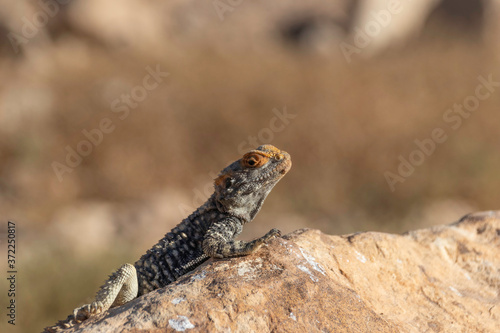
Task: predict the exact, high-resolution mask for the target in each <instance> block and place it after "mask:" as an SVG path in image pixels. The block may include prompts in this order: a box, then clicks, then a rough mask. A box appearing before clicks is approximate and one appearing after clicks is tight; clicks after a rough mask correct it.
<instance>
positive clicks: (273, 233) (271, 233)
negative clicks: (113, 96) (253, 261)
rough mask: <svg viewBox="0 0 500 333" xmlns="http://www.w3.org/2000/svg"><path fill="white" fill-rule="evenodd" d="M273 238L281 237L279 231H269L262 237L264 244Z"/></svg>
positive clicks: (274, 229)
mask: <svg viewBox="0 0 500 333" xmlns="http://www.w3.org/2000/svg"><path fill="white" fill-rule="evenodd" d="M275 237H281V231H279V230H278V229H276V228H273V229H271V230H270V231H269V232H268V233H267V234H265V235H264V242H267V241H268V240H270V239H273V238H275Z"/></svg>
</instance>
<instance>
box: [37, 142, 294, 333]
mask: <svg viewBox="0 0 500 333" xmlns="http://www.w3.org/2000/svg"><path fill="white" fill-rule="evenodd" d="M291 166H292V161H291V159H290V155H289V154H288V153H287V152H285V151H282V150H279V149H278V148H276V147H274V146H272V145H263V146H260V147H258V148H257V149H255V150H251V151H249V152H248V153H246V154H245V155H243V157H242V158H241V159H239V160H237V161H235V162H233V163H232V164H230V165H229V166H227V167H226V168H225V169H223V170H222V171H221V172H220V174H219V176H218V177H217V178H216V179H215V181H214V188H215V191H214V193H213V194H212V196H210V198H208V200H207V201H206V202H205V203H204V204H203V205H202V206H200V207H199V208H198V209H197V210H196V211H194V212H193V213H192V214H191V215H189V216H188V217H187V218H185V219H184V220H183V221H182V222H181V223H180V224H178V225H177V226H176V227H175V228H173V229H172V230H171V231H170V232H169V233H167V234H166V235H165V237H163V238H162V239H160V240H159V241H158V243H156V244H155V245H154V246H153V247H152V248H151V249H149V250H148V251H147V252H146V254H144V255H143V256H142V257H141V258H140V259H139V260H138V261H136V262H135V264H133V265H131V264H124V265H123V266H121V267H120V268H119V269H118V270H117V271H116V272H114V273H113V274H111V275H110V277H109V279H108V280H107V281H106V282H105V283H104V285H103V286H102V287H101V288H100V289H99V291H98V292H97V295H96V298H95V300H94V301H93V302H92V303H91V304H86V305H83V306H81V307H79V308H76V309H75V310H74V311H73V314H72V315H69V316H68V318H67V319H66V320H63V321H60V322H58V323H57V324H56V325H55V326H52V327H47V328H46V329H45V330H46V331H45V332H57V331H59V330H60V329H61V328H68V327H71V326H73V325H74V324H76V323H80V322H82V321H83V320H86V319H88V318H89V317H91V316H93V315H96V314H99V313H102V312H104V311H106V310H108V309H109V308H112V307H116V306H120V305H123V304H125V303H127V302H129V301H131V300H133V299H134V298H136V297H139V296H141V295H144V294H147V293H149V292H151V291H153V290H155V289H158V288H162V287H164V286H166V285H168V284H170V283H172V282H174V281H176V280H177V279H178V278H179V277H180V276H182V275H184V274H186V273H188V272H189V271H191V270H193V269H194V268H196V267H197V266H199V265H201V264H202V263H203V262H204V261H206V260H207V259H208V258H211V257H212V258H229V257H235V256H244V255H247V254H250V253H253V252H254V251H256V250H257V249H258V248H259V247H260V246H261V245H262V244H264V243H266V242H267V241H268V240H270V239H271V238H273V237H279V236H281V233H280V231H279V230H277V229H272V230H271V231H269V232H268V233H267V234H265V235H264V236H262V237H260V238H257V239H255V240H253V241H250V242H245V241H241V240H235V239H234V238H235V237H236V236H237V235H239V234H240V233H241V231H242V229H243V225H245V224H246V223H248V222H250V221H252V220H253V218H254V217H255V215H256V214H257V213H258V212H259V210H260V208H261V206H262V204H263V203H264V200H265V199H266V197H267V195H268V194H269V192H270V191H271V190H272V188H273V187H274V186H275V185H276V184H277V183H278V181H279V180H280V179H281V178H282V177H283V176H284V175H285V174H286V173H287V172H288V171H289V170H290V168H291Z"/></svg>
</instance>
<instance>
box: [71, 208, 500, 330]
mask: <svg viewBox="0 0 500 333" xmlns="http://www.w3.org/2000/svg"><path fill="white" fill-rule="evenodd" d="M499 291H500V212H484V213H477V214H473V215H469V216H466V217H464V218H463V219H461V220H460V221H459V222H457V223H454V224H451V225H446V226H437V227H432V228H429V229H422V230H417V231H412V232H409V233H407V234H405V235H391V234H384V233H376V232H366V233H359V234H353V235H346V236H329V235H325V234H323V233H321V232H320V231H317V230H299V231H296V232H294V233H292V234H290V235H288V236H286V237H285V239H276V240H274V241H273V242H271V244H269V245H268V246H267V247H264V248H263V249H262V250H260V251H259V252H258V253H256V254H255V255H251V256H248V257H242V258H236V259H231V260H217V261H209V262H208V263H207V264H206V265H204V266H202V267H200V268H198V269H197V270H195V271H194V272H192V273H191V274H189V275H187V276H185V277H184V278H182V279H181V280H180V281H178V282H176V283H174V284H172V285H170V286H168V287H167V288H164V289H159V290H157V291H155V292H152V293H150V294H148V295H145V296H144V297H141V298H139V299H136V300H134V301H132V302H130V303H128V304H127V305H125V306H122V307H119V308H115V309H111V310H110V311H109V312H106V313H105V314H103V315H101V316H98V317H96V318H92V319H89V320H88V321H86V322H84V323H82V324H80V325H79V326H76V327H74V328H73V329H72V330H69V331H68V332H118V331H119V332H175V331H189V330H192V331H210V332H271V331H273V332H320V331H321V332H454V333H455V332H492V333H493V332H498V329H499V323H500V296H499Z"/></svg>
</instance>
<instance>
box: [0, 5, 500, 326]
mask: <svg viewBox="0 0 500 333" xmlns="http://www.w3.org/2000/svg"><path fill="white" fill-rule="evenodd" d="M499 14H500V5H499V1H498V0H489V1H486V0H485V1H479V0H478V1H465V0H442V1H438V0H425V1H409V0H408V1H407V0H401V1H397V0H394V1H385V0H384V1H382V0H358V1H348V0H335V1H328V2H325V1H319V0H312V1H306V2H304V1H292V0H286V1H279V2H273V1H264V0H256V1H245V0H215V1H202V2H200V1H190V0H188V1H186V0H184V1H180V0H171V1H165V2H159V1H140V0H120V1H119V0H86V1H83V0H64V1H63V0H57V1H56V0H42V1H38V0H37V1H28V0H17V1H15V2H14V1H8V0H0V75H1V80H0V218H1V220H2V221H4V222H2V223H4V227H2V230H1V236H2V238H1V240H2V244H4V245H2V247H1V250H0V251H1V252H2V253H3V254H2V257H3V258H6V257H7V254H6V251H7V246H6V245H5V240H6V232H7V220H12V221H15V222H16V227H17V250H18V251H17V254H16V255H17V258H16V260H17V266H18V267H17V269H18V272H19V273H18V285H17V289H18V294H17V306H18V307H17V322H16V324H17V325H16V326H15V327H13V326H11V325H7V323H6V319H5V317H3V318H4V319H2V322H1V323H0V329H1V330H2V332H11V331H12V332H35V331H40V330H41V328H42V327H44V326H47V325H52V324H54V323H55V322H56V321H57V320H59V319H64V318H66V316H67V315H68V314H70V313H71V311H72V310H73V308H75V307H77V306H79V305H82V304H83V303H86V302H89V301H91V300H92V299H93V296H94V294H95V292H96V291H97V288H98V286H100V284H102V282H103V281H104V279H105V277H106V276H107V275H108V274H110V273H111V272H112V271H113V270H114V269H116V268H118V267H119V266H120V265H121V264H122V263H125V262H130V263H133V262H134V261H135V260H136V259H138V258H139V256H140V255H141V254H142V253H144V252H145V251H146V250H147V249H148V248H149V247H150V246H151V245H152V244H154V243H155V242H156V241H157V240H158V239H160V238H161V237H162V236H163V235H164V234H165V233H166V232H167V231H169V230H170V228H172V227H173V226H175V225H176V224H177V223H179V222H180V221H181V220H182V218H184V217H186V216H187V215H189V214H190V213H191V212H192V211H193V210H194V209H196V208H197V207H198V206H199V205H200V204H202V203H203V202H204V200H205V199H206V198H207V197H208V196H209V195H210V194H211V191H212V180H213V178H214V177H215V176H216V175H217V173H218V172H219V171H220V170H221V169H222V168H223V167H225V166H226V165H227V164H228V163H230V162H232V161H234V160H236V159H238V158H239V157H240V156H241V154H242V153H244V152H245V151H247V150H249V149H252V148H255V147H256V146H258V145H260V144H264V143H271V144H273V145H275V146H277V147H279V148H281V149H284V150H286V151H288V152H289V153H290V154H291V156H292V160H293V167H292V170H291V171H290V173H289V174H288V175H287V176H286V177H285V178H284V179H283V180H282V181H281V182H280V183H279V184H278V185H277V186H276V188H275V189H274V190H273V192H272V193H271V195H270V196H269V198H268V199H267V201H266V204H265V205H264V207H263V209H262V211H261V213H260V214H259V215H258V216H257V218H256V220H255V221H254V222H253V223H251V224H249V225H248V226H247V228H246V229H245V231H244V234H243V235H242V238H243V239H250V238H253V237H258V236H261V235H262V234H264V233H265V232H267V231H268V230H269V229H270V228H271V227H277V228H280V229H281V230H282V231H283V232H284V233H289V232H292V231H294V230H296V229H299V228H306V227H307V228H317V229H320V230H322V231H323V232H325V233H328V234H345V233H352V232H358V231H379V232H395V233H400V232H404V231H406V230H411V229H416V228H422V227H428V226H431V225H435V224H444V223H450V222H453V221H456V220H457V219H459V218H460V217H461V216H463V215H464V214H467V213H469V212H473V211H480V210H489V209H498V208H499V206H498V195H497V192H498V188H499V187H500V175H499V172H498V170H500V158H499V154H498V151H499V148H500V131H499V130H498V128H499V127H498V126H499V121H500V112H499V111H500V110H499V106H500V67H499V61H498V56H499V54H500V40H499V39H498V36H499V33H500V24H499V21H498V15H499ZM1 265H2V267H5V269H4V271H6V270H7V268H6V260H2V264H1ZM4 265H5V266H4ZM1 281H2V282H1V283H0V284H1V285H2V290H6V289H7V285H6V283H7V281H6V280H5V279H2V280H1ZM4 287H5V288H4ZM2 293H3V291H2ZM2 299H4V298H2ZM4 305H5V306H7V301H5V304H3V305H2V307H3V308H4V309H5V307H4Z"/></svg>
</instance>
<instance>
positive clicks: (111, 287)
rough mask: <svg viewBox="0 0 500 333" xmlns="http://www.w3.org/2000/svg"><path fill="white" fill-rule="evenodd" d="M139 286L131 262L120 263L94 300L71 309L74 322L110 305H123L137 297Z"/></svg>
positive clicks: (101, 310)
mask: <svg viewBox="0 0 500 333" xmlns="http://www.w3.org/2000/svg"><path fill="white" fill-rule="evenodd" d="M138 289H139V286H138V284H137V273H136V270H135V267H134V266H133V265H131V264H125V265H122V266H121V267H120V268H119V269H118V270H117V271H116V272H114V273H113V274H111V275H110V276H109V279H108V280H107V281H106V282H105V283H104V285H103V286H102V287H101V288H100V289H99V291H98V292H97V295H96V298H95V301H94V302H92V303H91V304H85V305H84V306H81V307H79V308H76V309H75V310H74V311H73V316H74V317H75V322H77V323H79V322H81V321H82V320H85V319H87V318H89V317H90V316H91V315H93V314H98V313H101V312H104V311H106V310H108V309H109V308H111V307H115V306H119V305H123V304H125V303H127V302H129V301H131V300H133V299H134V298H136V297H137V291H138Z"/></svg>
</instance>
